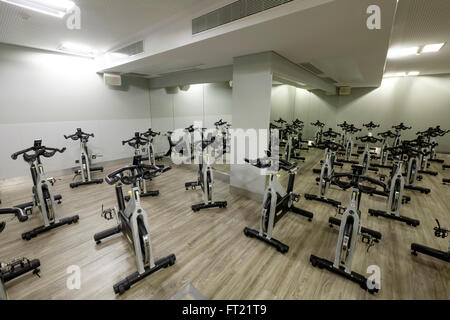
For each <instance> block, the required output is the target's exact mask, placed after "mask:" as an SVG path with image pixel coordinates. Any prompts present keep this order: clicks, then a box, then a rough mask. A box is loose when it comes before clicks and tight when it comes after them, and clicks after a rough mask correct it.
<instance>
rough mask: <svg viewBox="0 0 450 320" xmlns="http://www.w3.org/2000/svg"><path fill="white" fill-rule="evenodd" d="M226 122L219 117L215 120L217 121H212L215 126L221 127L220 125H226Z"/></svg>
mask: <svg viewBox="0 0 450 320" xmlns="http://www.w3.org/2000/svg"><path fill="white" fill-rule="evenodd" d="M226 124H228V122H226V121H223V120H222V119H220V120H219V121H217V122H215V123H214V125H215V126H216V127H222V126H224V125H226Z"/></svg>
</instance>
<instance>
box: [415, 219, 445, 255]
mask: <svg viewBox="0 0 450 320" xmlns="http://www.w3.org/2000/svg"><path fill="white" fill-rule="evenodd" d="M436 223H437V227H434V235H435V237H436V238H442V239H445V238H447V236H448V234H449V233H450V230H448V229H444V228H442V227H441V224H440V223H439V220H438V219H436ZM417 252H420V253H423V254H426V255H428V256H431V257H434V258H437V259H440V260H443V261H446V262H450V244H449V246H448V250H447V252H445V251H441V250H437V249H434V248H430V247H427V246H423V245H421V244H417V243H412V244H411V254H412V255H414V256H417Z"/></svg>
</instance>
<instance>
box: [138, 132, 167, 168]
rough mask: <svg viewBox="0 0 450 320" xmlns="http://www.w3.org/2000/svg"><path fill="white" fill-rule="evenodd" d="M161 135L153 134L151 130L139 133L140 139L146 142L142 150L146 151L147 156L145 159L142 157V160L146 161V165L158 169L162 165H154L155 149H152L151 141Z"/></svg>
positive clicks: (159, 133) (155, 158)
mask: <svg viewBox="0 0 450 320" xmlns="http://www.w3.org/2000/svg"><path fill="white" fill-rule="evenodd" d="M159 135H161V132H155V131H153V130H152V129H151V128H150V129H148V130H147V131H146V132H144V133H141V137H143V138H145V139H147V140H148V143H147V145H145V146H144V148H145V149H146V152H147V155H146V156H145V157H142V160H144V161H145V160H148V163H149V164H150V165H151V166H158V167H160V168H161V167H163V166H162V165H157V164H156V160H157V157H156V153H155V148H154V147H153V139H155V138H156V137H157V136H159Z"/></svg>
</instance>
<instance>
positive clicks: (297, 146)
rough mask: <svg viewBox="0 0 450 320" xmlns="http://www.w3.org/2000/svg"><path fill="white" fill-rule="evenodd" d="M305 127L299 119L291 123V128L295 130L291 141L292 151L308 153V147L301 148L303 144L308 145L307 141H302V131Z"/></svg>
mask: <svg viewBox="0 0 450 320" xmlns="http://www.w3.org/2000/svg"><path fill="white" fill-rule="evenodd" d="M304 127H305V124H304V122H303V121H301V120H299V119H295V121H294V122H292V128H293V129H294V130H295V132H296V134H295V136H294V138H293V140H292V147H293V148H294V150H300V151H301V150H304V151H308V150H309V147H308V146H306V147H305V146H303V143H308V141H304V140H303V129H304Z"/></svg>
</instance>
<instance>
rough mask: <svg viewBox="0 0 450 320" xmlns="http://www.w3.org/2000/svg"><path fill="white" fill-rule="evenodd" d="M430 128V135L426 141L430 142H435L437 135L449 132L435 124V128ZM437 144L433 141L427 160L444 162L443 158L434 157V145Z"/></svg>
mask: <svg viewBox="0 0 450 320" xmlns="http://www.w3.org/2000/svg"><path fill="white" fill-rule="evenodd" d="M430 129H431V133H430V135H429V137H428V138H429V141H428V142H431V143H434V142H436V138H437V137H443V136H445V135H446V134H447V133H449V132H450V130H447V131H445V130H442V129H441V126H437V127H436V128H430ZM437 145H438V144H436V143H434V146H433V148H432V149H431V154H430V158H429V159H428V161H431V162H437V163H444V160H442V159H438V158H436V146H437Z"/></svg>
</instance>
